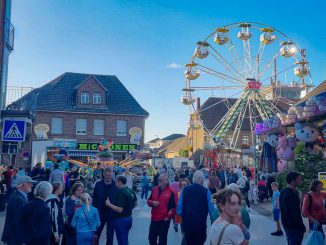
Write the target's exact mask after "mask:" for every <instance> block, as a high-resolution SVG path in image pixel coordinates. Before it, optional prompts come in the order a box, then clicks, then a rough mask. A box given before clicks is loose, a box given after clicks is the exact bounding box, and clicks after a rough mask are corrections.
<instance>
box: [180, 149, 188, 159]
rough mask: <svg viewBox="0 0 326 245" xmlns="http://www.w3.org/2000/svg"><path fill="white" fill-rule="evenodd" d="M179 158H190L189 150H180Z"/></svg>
mask: <svg viewBox="0 0 326 245" xmlns="http://www.w3.org/2000/svg"><path fill="white" fill-rule="evenodd" d="M179 157H183V158H188V157H189V151H188V150H187V149H180V150H179Z"/></svg>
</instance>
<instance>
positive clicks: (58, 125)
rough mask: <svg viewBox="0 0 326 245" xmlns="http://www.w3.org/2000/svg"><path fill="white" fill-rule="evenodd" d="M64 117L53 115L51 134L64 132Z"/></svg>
mask: <svg viewBox="0 0 326 245" xmlns="http://www.w3.org/2000/svg"><path fill="white" fill-rule="evenodd" d="M62 121H63V119H62V118H59V117H53V118H52V119H51V134H62Z"/></svg>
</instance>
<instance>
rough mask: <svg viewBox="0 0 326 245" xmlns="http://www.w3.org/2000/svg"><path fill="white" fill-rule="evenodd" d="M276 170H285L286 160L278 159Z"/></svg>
mask: <svg viewBox="0 0 326 245" xmlns="http://www.w3.org/2000/svg"><path fill="white" fill-rule="evenodd" d="M277 170H278V171H279V172H284V171H286V170H287V166H286V161H284V160H279V161H278V163H277Z"/></svg>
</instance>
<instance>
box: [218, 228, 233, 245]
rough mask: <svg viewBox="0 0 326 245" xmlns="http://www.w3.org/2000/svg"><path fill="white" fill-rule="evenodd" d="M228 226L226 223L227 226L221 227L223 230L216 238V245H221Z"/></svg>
mask: <svg viewBox="0 0 326 245" xmlns="http://www.w3.org/2000/svg"><path fill="white" fill-rule="evenodd" d="M229 225H230V223H227V224H226V225H225V226H224V227H223V229H222V231H221V233H220V236H219V238H218V242H217V245H221V242H222V238H223V235H224V232H225V230H226V228H227V227H228V226H229Z"/></svg>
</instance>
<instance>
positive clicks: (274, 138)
mask: <svg viewBox="0 0 326 245" xmlns="http://www.w3.org/2000/svg"><path fill="white" fill-rule="evenodd" d="M278 140H279V137H278V135H277V134H269V135H268V136H267V142H268V144H269V145H270V146H271V147H276V146H278Z"/></svg>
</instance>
